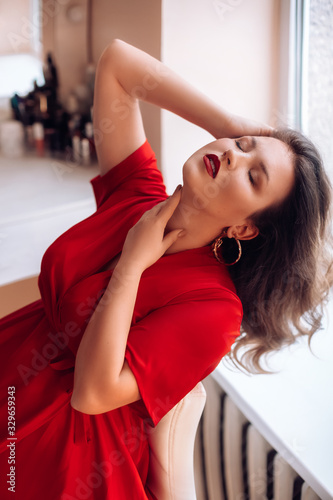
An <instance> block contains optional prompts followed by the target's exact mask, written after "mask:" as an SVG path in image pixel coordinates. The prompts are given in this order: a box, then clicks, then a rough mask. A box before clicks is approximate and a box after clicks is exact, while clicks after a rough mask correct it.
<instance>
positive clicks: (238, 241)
mask: <svg viewBox="0 0 333 500" xmlns="http://www.w3.org/2000/svg"><path fill="white" fill-rule="evenodd" d="M139 98H140V99H145V100H147V101H149V102H151V103H154V104H156V105H158V106H160V107H163V108H166V109H169V110H170V111H173V112H175V113H177V114H178V115H179V116H181V117H183V118H185V119H187V120H190V121H191V122H193V123H195V124H196V125H198V126H201V127H203V128H204V129H206V130H208V131H209V132H210V133H212V135H213V136H214V137H215V138H217V140H216V141H214V142H212V143H210V144H208V145H207V146H205V147H204V148H201V149H200V150H199V151H197V152H196V153H194V155H192V156H191V158H189V159H188V160H187V162H186V163H185V165H184V167H183V186H182V187H178V188H177V189H176V190H175V192H174V194H173V195H172V196H171V197H169V198H167V195H166V193H165V188H164V185H163V181H162V177H161V174H160V172H159V171H158V169H157V167H156V160H155V157H154V154H153V152H152V150H151V148H150V146H149V144H148V142H147V141H146V137H145V134H144V129H143V125H142V121H141V114H140V109H139V104H138V99H139ZM94 128H95V138H96V145H97V153H98V159H99V164H100V169H101V175H100V176H97V177H95V178H94V179H92V181H91V182H92V186H93V189H94V193H95V197H96V202H97V211H96V213H95V214H93V215H92V216H90V217H88V218H87V219H86V220H84V221H82V222H81V223H79V224H77V225H76V226H74V227H73V228H71V229H70V230H69V231H67V232H66V233H64V234H63V235H62V236H61V237H60V238H58V239H57V240H56V241H55V242H54V243H53V244H52V245H51V246H50V247H49V249H48V250H47V251H46V253H45V255H44V257H43V261H42V267H41V274H40V277H39V287H40V291H41V295H42V300H41V301H37V302H35V303H33V304H30V305H29V306H27V307H25V308H23V309H21V310H20V311H17V312H16V313H13V314H11V315H9V316H7V317H6V318H4V319H3V320H2V322H1V325H0V326H1V330H2V332H1V339H2V352H3V356H2V358H3V359H2V366H3V367H4V370H5V371H4V374H5V375H4V376H2V377H1V378H2V379H4V383H3V385H4V387H3V392H2V393H3V394H5V393H6V395H7V392H6V391H7V390H8V398H10V399H8V400H10V401H12V402H13V401H14V402H16V415H15V418H16V428H15V430H14V428H13V425H12V422H11V421H10V422H11V423H10V424H9V426H8V429H10V430H11V432H14V437H17V444H15V440H13V441H12V442H11V441H10V443H11V446H12V447H13V450H14V451H15V446H16V449H17V453H16V456H15V463H14V465H13V466H14V467H15V469H14V470H9V469H8V467H9V464H8V461H7V459H8V448H7V443H8V440H7V439H6V437H8V435H6V436H5V439H4V441H3V443H2V444H3V446H2V448H1V452H2V454H1V460H2V463H1V470H7V471H8V473H9V472H10V473H11V474H12V477H13V478H14V479H15V487H16V491H17V493H18V497H19V498H25V499H27V500H28V499H36V498H43V499H44V498H47V499H49V500H53V499H54V500H56V499H57V500H58V499H61V500H69V499H74V498H75V499H76V498H87V499H88V498H89V499H90V498H93V499H98V500H101V499H103V500H104V499H111V498H117V499H138V500H139V499H141V500H143V499H147V498H153V497H152V495H151V493H150V492H149V491H148V489H147V488H145V481H146V476H147V470H148V454H149V450H148V445H147V434H148V432H149V428H150V426H151V425H156V424H157V423H158V421H159V420H160V419H161V418H162V417H163V415H164V414H165V413H166V412H167V411H169V410H170V409H171V408H172V407H173V406H174V405H175V404H176V403H177V402H178V401H179V400H180V399H181V398H182V397H183V396H185V395H186V393H187V392H189V391H190V390H191V389H192V388H193V387H194V386H195V385H196V383H197V382H198V381H199V380H201V379H203V378H204V377H206V376H207V375H208V374H209V373H210V372H211V371H212V370H213V369H214V368H215V367H216V366H217V364H218V363H219V361H220V360H221V358H222V357H223V356H224V355H227V354H228V353H229V351H230V348H231V346H232V344H233V343H234V342H235V341H236V339H237V337H239V333H240V327H241V322H242V304H241V300H240V298H241V299H242V301H243V307H244V320H243V324H244V326H245V327H246V335H245V336H241V337H239V339H238V340H237V341H236V349H235V351H234V353H235V354H233V353H232V354H230V356H233V359H235V360H236V362H237V359H238V358H237V357H236V356H237V348H238V346H240V347H242V345H246V344H250V345H252V350H250V351H249V352H250V355H249V356H250V361H252V363H253V365H254V366H256V367H257V368H259V358H260V356H261V355H262V354H263V353H265V352H268V351H269V350H272V349H277V348H278V347H280V346H281V345H283V344H284V343H286V342H291V341H292V340H294V335H295V332H294V331H292V328H294V327H296V329H297V330H296V333H297V332H299V333H306V334H309V335H311V334H312V333H313V332H314V331H315V330H316V329H317V328H318V321H317V319H318V316H315V310H316V307H317V305H318V304H320V303H321V302H322V301H323V299H324V297H325V294H326V292H327V290H328V288H329V279H328V274H327V270H328V267H327V263H326V267H324V264H322V265H318V262H319V261H318V257H319V253H318V252H319V250H320V249H321V248H322V247H323V244H324V243H323V241H324V237H325V231H326V221H327V217H328V206H329V200H330V188H329V183H328V181H327V178H326V176H325V173H324V172H323V170H322V167H321V163H320V159H319V157H318V156H317V153H316V151H315V149H314V148H313V146H312V145H311V144H310V143H309V142H307V141H306V140H305V139H303V138H302V137H301V136H299V135H298V134H293V133H291V132H285V133H284V135H283V134H282V133H273V132H272V131H271V129H269V128H268V127H265V126H262V127H261V126H260V125H258V124H255V123H252V122H248V121H247V120H243V119H241V118H239V117H235V116H233V115H230V114H228V113H226V112H225V111H224V110H222V109H220V108H219V107H217V106H216V105H215V104H214V103H212V102H211V101H209V100H208V99H207V98H206V97H205V96H203V95H202V94H200V93H198V92H197V91H195V90H194V89H193V88H192V87H191V86H189V85H188V84H187V83H186V82H184V81H182V80H181V79H180V78H179V77H178V76H176V75H175V74H174V73H173V72H171V71H170V70H168V69H167V68H165V67H164V66H163V65H162V64H161V63H159V62H158V61H156V60H155V59H153V58H151V57H150V56H148V55H147V54H145V53H143V52H141V51H139V50H138V49H136V48H134V47H131V46H130V45H128V44H126V43H124V42H121V41H118V40H115V41H114V42H112V43H111V44H110V45H109V46H108V47H107V48H106V49H105V51H104V53H103V54H102V56H101V59H100V62H99V65H98V71H97V76H96V86H95V102H94ZM265 134H266V135H270V134H272V136H271V137H268V136H265ZM274 135H275V136H274ZM303 211H304V213H303ZM285 215H287V217H285ZM287 219H288V220H287ZM289 219H290V220H289ZM300 223H301V224H300ZM290 226H291V227H292V231H293V233H292V234H290ZM298 226H300V227H298ZM304 235H305V237H307V238H309V240H308V241H307V247H306V248H304V245H303V242H304ZM298 238H300V241H301V242H302V245H301V247H300V248H298ZM319 242H321V243H322V246H321V247H320V248H319V250H318V243H319ZM212 243H213V245H212ZM228 243H230V244H231V248H230V249H229V248H227V253H228V254H229V253H230V254H231V257H230V256H229V255H225V253H224V249H225V247H228ZM273 256H274V257H273ZM233 263H234V266H230V267H229V266H228V265H225V264H233ZM307 266H309V270H308V269H307ZM229 270H230V271H231V274H232V276H233V279H234V282H235V284H236V287H235V284H234V283H233V281H232V279H231V277H230V274H229ZM310 276H311V280H309V277H310ZM323 276H325V277H326V278H325V279H326V281H325V282H324V281H323V279H322V277H323ZM295 278H297V288H296V291H297V295H296V294H295V287H296V282H295ZM318 283H320V286H319V285H318ZM279 293H280V294H281V296H280V295H279ZM238 295H239V296H238ZM239 297H240V298H239ZM285 298H286V299H287V300H285ZM253 305H254V306H255V314H254V315H253V314H252V312H253V307H252V306H253ZM305 312H308V314H309V318H310V319H309V321H310V327H309V329H308V330H306V329H304V327H302V328H301V326H300V325H299V321H300V316H301V315H302V314H303V313H305ZM278 315H279V316H278ZM312 319H314V321H312ZM267 325H269V329H268V330H267V328H266V327H267ZM293 325H294V326H293ZM238 361H239V362H240V363H242V362H243V363H245V361H246V360H245V361H242V359H238ZM245 366H249V363H247V365H245ZM74 367H75V369H74ZM7 388H9V389H7ZM13 398H14V399H13ZM6 403H7V399H6ZM10 406H12V404H11V405H10ZM5 410H7V404H6V407H5ZM8 432H9V431H8ZM10 436H12V437H13V434H11V435H10ZM16 471H17V476H15V474H16ZM9 478H10V476H9ZM3 484H4V483H3ZM9 485H10V483H9ZM9 485H8V486H9ZM2 488H3V489H4V490H7V488H4V487H3V486H2ZM7 494H8V490H7ZM20 495H21V496H20Z"/></svg>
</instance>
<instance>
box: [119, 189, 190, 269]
mask: <svg viewBox="0 0 333 500" xmlns="http://www.w3.org/2000/svg"><path fill="white" fill-rule="evenodd" d="M180 197H181V186H178V188H177V189H176V190H175V192H174V193H173V195H172V196H170V197H169V198H167V199H166V200H165V201H162V202H161V203H158V204H157V205H156V206H155V207H153V208H152V209H151V210H148V211H147V212H145V213H144V214H143V216H142V217H141V219H140V220H139V221H138V222H137V223H136V224H135V225H134V226H133V227H132V228H131V229H130V230H129V232H128V234H127V237H126V240H125V243H124V246H123V250H122V253H121V257H120V260H119V263H118V265H122V266H124V267H126V269H133V270H135V272H143V271H144V270H145V269H147V268H148V267H150V266H151V265H152V264H154V262H156V261H157V260H158V259H159V258H160V257H162V255H163V254H164V253H165V252H166V250H167V249H168V248H169V247H170V246H171V245H172V244H173V243H174V242H175V241H176V240H177V238H178V237H179V236H180V234H181V233H182V232H183V230H182V229H174V230H173V231H170V232H169V233H167V234H166V235H164V232H165V227H166V225H167V222H168V220H169V219H170V217H171V216H172V214H173V212H174V211H175V209H176V207H177V205H178V203H179V201H180Z"/></svg>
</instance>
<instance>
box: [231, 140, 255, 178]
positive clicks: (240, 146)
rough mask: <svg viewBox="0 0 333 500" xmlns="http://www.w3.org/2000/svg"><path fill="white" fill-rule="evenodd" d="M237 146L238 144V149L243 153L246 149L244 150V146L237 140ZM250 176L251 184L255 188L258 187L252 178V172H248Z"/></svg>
mask: <svg viewBox="0 0 333 500" xmlns="http://www.w3.org/2000/svg"><path fill="white" fill-rule="evenodd" d="M235 144H236V146H237V147H238V149H240V150H241V151H243V152H244V149H243V148H242V145H241V143H240V142H239V141H238V140H235ZM248 176H249V181H250V183H251V184H252V186H255V185H256V183H255V182H254V179H253V177H252V173H251V170H249V171H248Z"/></svg>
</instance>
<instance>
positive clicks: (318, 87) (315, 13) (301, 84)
mask: <svg viewBox="0 0 333 500" xmlns="http://www.w3.org/2000/svg"><path fill="white" fill-rule="evenodd" d="M281 16H282V17H281V81H280V110H279V117H278V118H279V122H278V123H279V124H287V125H289V126H291V127H294V128H297V129H299V130H301V131H302V132H303V133H304V134H306V135H308V136H309V137H310V138H311V139H312V140H313V142H314V143H315V144H316V145H317V146H318V148H319V150H320V152H321V154H322V156H323V160H324V163H325V166H326V170H327V171H328V173H329V175H330V177H331V180H332V181H333V141H332V137H333V30H332V26H333V0H282V3H281Z"/></svg>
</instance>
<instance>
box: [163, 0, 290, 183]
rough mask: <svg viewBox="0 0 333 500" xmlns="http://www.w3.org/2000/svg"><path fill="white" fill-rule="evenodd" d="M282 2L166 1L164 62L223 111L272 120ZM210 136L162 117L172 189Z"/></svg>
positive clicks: (166, 166)
mask: <svg viewBox="0 0 333 500" xmlns="http://www.w3.org/2000/svg"><path fill="white" fill-rule="evenodd" d="M279 5H280V0H166V1H164V2H162V59H163V61H164V62H165V64H167V65H168V66H170V67H171V68H172V69H174V70H175V71H177V72H178V73H179V74H181V75H182V76H183V77H184V78H186V79H188V80H189V81H191V82H192V83H193V84H194V85H195V86H196V87H197V88H199V89H200V90H201V91H203V92H205V93H206V94H207V95H209V96H210V97H212V98H213V99H215V100H216V101H217V102H219V103H220V104H221V105H223V106H224V107H226V108H228V109H229V110H230V111H233V112H235V113H238V114H242V115H244V116H248V117H250V118H253V119H256V120H262V121H266V122H271V123H272V122H274V121H275V117H274V113H276V109H277V102H278V95H277V91H278V89H277V77H278V61H279V53H278V43H279V41H278V33H279ZM211 140H213V138H212V136H211V135H210V134H208V133H206V132H204V131H202V130H200V129H198V128H197V127H195V126H194V125H192V124H188V123H186V122H184V121H183V120H181V119H180V118H178V117H176V116H174V115H172V114H170V113H168V112H163V114H162V169H163V174H164V178H165V181H166V185H167V188H168V191H171V190H172V189H173V188H174V187H175V186H176V185H177V184H178V183H180V182H181V181H182V177H181V169H182V165H183V163H184V161H185V160H186V159H187V157H188V156H190V154H192V153H193V152H194V151H195V150H196V149H198V148H199V147H201V146H202V145H203V144H205V143H207V142H210V141H211Z"/></svg>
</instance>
